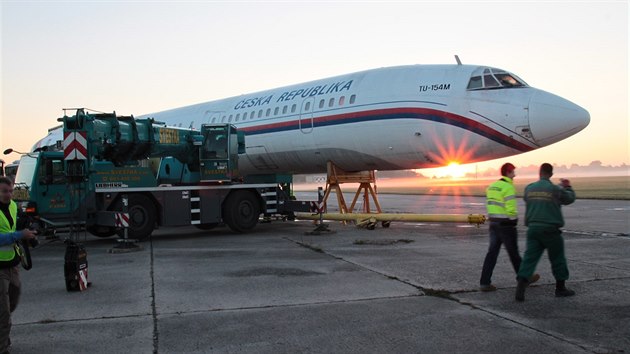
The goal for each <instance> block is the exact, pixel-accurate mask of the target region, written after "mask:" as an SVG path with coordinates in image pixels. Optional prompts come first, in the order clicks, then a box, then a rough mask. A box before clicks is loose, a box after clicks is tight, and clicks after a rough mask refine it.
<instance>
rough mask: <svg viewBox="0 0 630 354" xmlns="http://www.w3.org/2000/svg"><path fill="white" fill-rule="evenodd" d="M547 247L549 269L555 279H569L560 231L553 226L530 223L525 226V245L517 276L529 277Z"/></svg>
mask: <svg viewBox="0 0 630 354" xmlns="http://www.w3.org/2000/svg"><path fill="white" fill-rule="evenodd" d="M545 249H547V253H548V255H549V262H551V271H552V272H553V276H554V278H556V280H567V279H569V268H567V259H566V258H565V257H564V239H563V238H562V231H560V229H558V228H556V227H553V226H541V225H530V226H529V227H528V228H527V245H526V250H525V254H524V255H523V261H522V262H521V267H520V268H519V270H518V278H520V279H529V278H530V277H531V276H532V275H533V274H534V271H535V270H536V265H537V264H538V261H539V260H540V257H541V256H542V254H543V252H544V251H545Z"/></svg>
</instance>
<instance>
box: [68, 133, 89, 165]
mask: <svg viewBox="0 0 630 354" xmlns="http://www.w3.org/2000/svg"><path fill="white" fill-rule="evenodd" d="M63 158H64V159H65V160H86V159H87V133H86V132H64V133H63Z"/></svg>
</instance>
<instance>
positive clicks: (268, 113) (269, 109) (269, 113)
mask: <svg viewBox="0 0 630 354" xmlns="http://www.w3.org/2000/svg"><path fill="white" fill-rule="evenodd" d="M270 115H271V108H267V113H265V117H269V116H270Z"/></svg>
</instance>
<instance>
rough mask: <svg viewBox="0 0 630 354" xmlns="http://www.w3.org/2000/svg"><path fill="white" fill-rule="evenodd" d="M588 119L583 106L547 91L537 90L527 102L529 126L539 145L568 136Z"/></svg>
mask: <svg viewBox="0 0 630 354" xmlns="http://www.w3.org/2000/svg"><path fill="white" fill-rule="evenodd" d="M590 121H591V116H590V115H589V113H588V112H587V111H586V110H585V109H584V108H582V107H580V106H578V105H576V104H575V103H573V102H571V101H569V100H565V99H564V98H562V97H559V96H556V95H554V94H551V93H549V92H545V91H537V92H536V93H534V95H533V96H532V98H531V100H530V102H529V126H530V129H531V133H532V136H533V138H534V140H535V141H536V142H537V143H538V144H540V145H541V146H544V145H549V144H553V143H555V142H557V141H560V140H562V139H566V138H568V137H570V136H571V135H573V134H575V133H577V132H579V131H580V130H582V129H584V128H586V126H588V124H589V123H590Z"/></svg>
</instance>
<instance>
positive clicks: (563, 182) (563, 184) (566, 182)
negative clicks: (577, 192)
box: [560, 178, 571, 188]
mask: <svg viewBox="0 0 630 354" xmlns="http://www.w3.org/2000/svg"><path fill="white" fill-rule="evenodd" d="M560 186H561V187H562V188H571V181H569V180H568V179H565V178H560Z"/></svg>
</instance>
